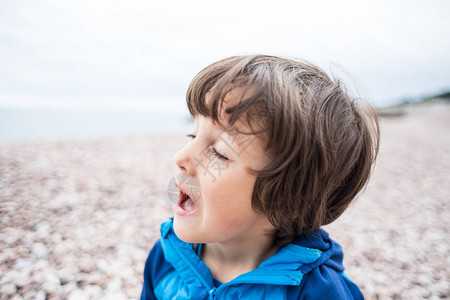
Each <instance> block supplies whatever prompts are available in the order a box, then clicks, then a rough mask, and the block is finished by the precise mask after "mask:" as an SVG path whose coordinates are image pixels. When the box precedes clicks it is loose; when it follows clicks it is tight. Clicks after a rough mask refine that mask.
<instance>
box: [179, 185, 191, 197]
mask: <svg viewBox="0 0 450 300" xmlns="http://www.w3.org/2000/svg"><path fill="white" fill-rule="evenodd" d="M175 186H176V187H177V188H178V189H179V190H180V191H181V192H182V193H184V194H186V195H188V196H189V198H192V197H191V195H189V193H188V192H186V191H185V190H184V189H183V188H182V185H179V184H178V183H176V182H175Z"/></svg>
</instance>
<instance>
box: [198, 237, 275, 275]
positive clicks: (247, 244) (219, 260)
mask: <svg viewBox="0 0 450 300" xmlns="http://www.w3.org/2000/svg"><path fill="white" fill-rule="evenodd" d="M202 250H203V251H202V258H203V261H204V262H205V264H206V265H207V266H208V267H209V269H210V270H211V273H212V275H213V277H214V278H216V279H217V280H219V281H221V282H223V283H225V282H228V281H231V280H233V279H234V278H236V277H237V276H239V275H241V274H244V273H247V272H250V271H252V270H254V269H256V268H258V266H259V264H260V263H262V262H263V261H264V260H266V259H267V258H269V257H270V256H272V255H273V254H274V253H275V252H276V250H277V248H276V247H275V246H274V244H273V239H272V237H271V236H266V235H264V236H262V237H260V238H259V239H258V240H255V239H245V240H241V241H232V242H221V243H208V244H205V245H204V246H203V249H202Z"/></svg>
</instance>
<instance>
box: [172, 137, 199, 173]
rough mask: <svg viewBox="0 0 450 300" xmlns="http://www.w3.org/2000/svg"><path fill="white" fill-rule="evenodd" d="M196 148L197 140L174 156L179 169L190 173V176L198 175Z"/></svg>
mask: <svg viewBox="0 0 450 300" xmlns="http://www.w3.org/2000/svg"><path fill="white" fill-rule="evenodd" d="M196 149H197V146H196V145H195V142H194V141H191V142H189V143H188V144H187V145H186V146H185V147H184V148H183V149H181V150H180V151H178V152H177V153H176V154H175V156H174V160H175V164H176V165H177V166H178V168H179V170H180V171H182V172H186V173H188V174H189V176H196V161H195V157H196V156H195V153H197V152H196Z"/></svg>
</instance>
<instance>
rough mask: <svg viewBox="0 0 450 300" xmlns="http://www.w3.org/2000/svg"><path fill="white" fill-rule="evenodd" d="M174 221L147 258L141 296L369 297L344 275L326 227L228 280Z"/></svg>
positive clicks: (339, 252) (168, 223)
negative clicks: (181, 236)
mask: <svg viewBox="0 0 450 300" xmlns="http://www.w3.org/2000/svg"><path fill="white" fill-rule="evenodd" d="M172 225H173V221H172V220H169V221H166V222H164V223H163V224H162V225H161V238H160V239H159V240H158V241H157V242H156V244H155V246H154V247H153V249H152V250H151V252H150V254H149V256H148V258H147V261H146V263H145V270H144V285H143V289H142V294H141V300H143V299H170V300H172V299H252V300H254V299H286V300H287V299H364V298H363V295H362V294H361V292H360V290H359V289H358V287H357V286H356V285H355V284H354V283H353V282H351V281H350V279H348V278H347V277H346V276H345V275H344V273H343V271H344V268H343V266H342V259H343V253H342V249H341V247H340V246H339V245H338V244H337V243H335V242H334V241H332V240H331V239H330V238H329V237H328V234H327V233H326V232H325V231H323V230H317V231H315V232H313V233H312V234H309V235H305V236H302V237H300V238H299V239H298V240H297V241H296V242H295V243H292V244H289V245H287V246H285V247H282V248H280V249H279V250H278V251H277V252H276V253H275V254H274V255H273V256H271V257H270V258H268V259H267V260H265V261H263V262H262V263H261V264H260V265H259V267H258V268H257V269H255V270H253V271H251V272H248V273H245V274H242V275H240V276H238V277H237V278H235V279H233V280H232V281H230V282H227V283H223V284H222V283H220V282H219V281H217V280H215V279H214V278H213V277H212V275H211V271H210V270H209V268H208V267H207V266H206V265H205V263H204V262H203V261H202V260H201V258H200V257H199V255H198V253H197V251H196V250H194V245H193V244H189V243H186V242H183V241H181V240H180V239H179V238H178V237H177V236H176V235H175V232H174V230H173V227H172Z"/></svg>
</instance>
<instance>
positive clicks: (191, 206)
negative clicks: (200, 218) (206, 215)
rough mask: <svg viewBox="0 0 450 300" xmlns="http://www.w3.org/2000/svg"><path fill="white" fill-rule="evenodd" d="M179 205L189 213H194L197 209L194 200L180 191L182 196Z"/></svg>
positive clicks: (179, 198)
mask: <svg viewBox="0 0 450 300" xmlns="http://www.w3.org/2000/svg"><path fill="white" fill-rule="evenodd" d="M177 205H178V206H179V207H180V208H181V209H183V210H185V211H187V212H193V211H195V209H196V208H197V206H196V205H195V202H194V200H193V199H192V198H191V197H190V196H189V195H188V194H186V193H185V192H183V191H182V190H180V195H179V197H178V203H177Z"/></svg>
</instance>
